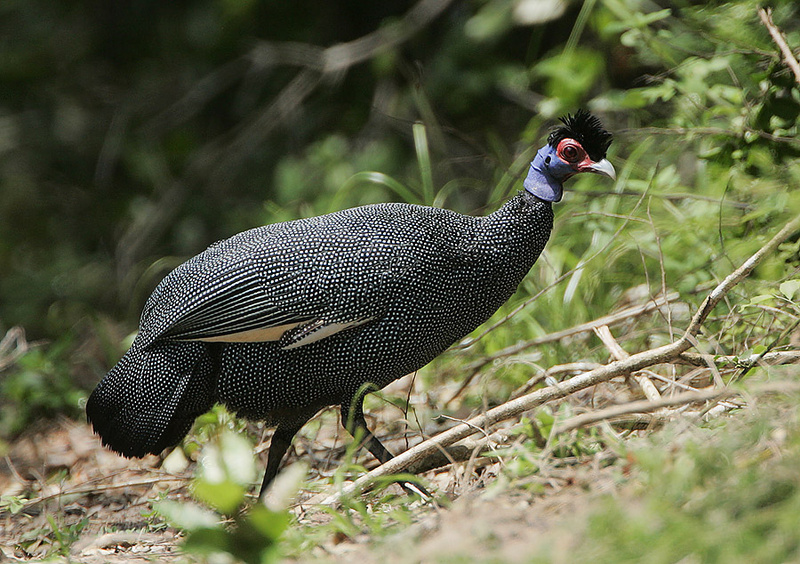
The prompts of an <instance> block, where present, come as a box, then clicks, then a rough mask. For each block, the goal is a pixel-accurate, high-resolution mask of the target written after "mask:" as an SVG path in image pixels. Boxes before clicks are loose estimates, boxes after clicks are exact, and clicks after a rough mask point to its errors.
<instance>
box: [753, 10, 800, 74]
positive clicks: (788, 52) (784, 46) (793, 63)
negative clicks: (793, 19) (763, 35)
mask: <svg viewBox="0 0 800 564" xmlns="http://www.w3.org/2000/svg"><path fill="white" fill-rule="evenodd" d="M758 16H759V17H760V18H761V21H762V22H763V23H764V27H766V28H767V31H769V34H770V35H771V36H772V40H773V41H775V44H776V45H777V46H778V48H779V49H780V50H781V53H782V54H783V60H784V61H786V64H787V65H789V68H790V69H792V72H793V73H794V79H795V81H796V82H797V84H800V63H798V62H797V57H795V56H794V53H793V52H792V49H791V47H789V44H788V43H787V42H786V36H785V35H784V34H783V32H782V31H781V30H780V29H778V26H776V25H775V22H773V21H772V8H766V9H765V8H759V9H758Z"/></svg>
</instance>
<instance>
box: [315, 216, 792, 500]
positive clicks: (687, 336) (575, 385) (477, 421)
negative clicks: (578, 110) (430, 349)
mask: <svg viewBox="0 0 800 564" xmlns="http://www.w3.org/2000/svg"><path fill="white" fill-rule="evenodd" d="M798 228H800V215H799V216H797V217H795V218H794V219H793V220H792V221H790V222H789V223H788V224H786V226H784V227H783V229H781V230H780V231H779V232H778V234H777V235H775V236H774V237H773V238H772V239H770V240H769V241H768V242H767V243H766V244H765V245H764V246H763V247H761V248H760V249H759V250H758V251H756V252H755V253H754V254H753V255H752V256H751V257H750V258H748V259H747V260H746V261H745V262H744V264H742V266H740V267H739V268H737V269H736V270H735V271H734V272H732V273H731V274H730V275H728V276H727V277H726V278H725V279H724V280H723V281H722V282H720V283H719V284H718V285H717V286H716V288H714V290H713V291H712V292H711V294H709V296H708V297H707V298H706V299H705V300H704V301H703V303H702V305H701V306H700V308H699V309H698V310H697V312H696V313H695V315H694V316H693V317H692V320H691V323H690V325H689V327H688V328H687V329H686V331H685V332H684V334H683V335H682V336H681V337H680V338H679V339H678V340H677V341H675V342H673V343H670V344H668V345H663V346H661V347H657V348H654V349H650V350H647V351H643V352H640V353H636V354H633V355H631V356H629V357H628V358H626V359H624V360H617V361H614V362H611V363H609V364H607V365H605V366H601V367H599V368H596V369H595V370H590V371H589V372H586V373H584V374H580V375H578V376H574V377H572V378H569V379H567V380H565V381H563V382H561V383H559V384H556V385H553V386H548V387H547V388H542V389H540V390H535V391H533V392H531V393H529V394H527V395H524V396H522V397H519V398H516V399H513V400H510V401H508V402H506V403H504V404H502V405H499V406H497V407H494V408H492V409H490V410H488V411H487V412H486V413H484V414H482V415H478V416H476V417H473V418H472V419H470V420H469V421H468V424H464V423H462V424H460V425H456V426H455V427H453V428H451V429H448V430H446V431H443V432H442V433H439V434H438V435H436V436H435V437H432V438H430V439H428V440H426V441H424V442H422V443H420V444H418V445H417V446H415V447H413V448H411V449H409V450H407V451H406V452H404V453H402V454H400V455H398V456H396V457H395V458H393V459H391V460H389V461H388V462H386V463H384V464H382V465H381V466H378V467H377V468H375V469H374V470H372V471H370V472H368V473H367V474H364V475H363V476H361V477H360V478H358V479H357V480H355V481H354V482H353V483H351V484H348V485H346V486H344V487H342V489H341V490H340V491H338V492H336V493H334V494H333V495H331V496H329V497H328V498H326V499H325V500H324V501H323V503H324V504H326V505H334V504H337V503H338V502H339V500H340V499H341V497H343V496H350V495H353V494H354V493H355V492H358V491H362V490H364V489H365V488H367V487H369V486H370V485H371V484H373V483H374V482H375V480H376V479H378V478H381V477H383V476H389V475H392V474H397V473H398V472H402V471H403V470H404V469H406V468H407V467H408V466H409V464H411V463H413V462H415V461H417V460H419V459H421V458H424V457H426V456H429V455H430V454H431V453H433V452H435V451H436V450H438V449H439V448H442V447H447V446H450V445H452V444H453V443H456V442H458V441H460V440H461V439H464V438H466V437H468V436H470V435H472V434H473V433H475V428H480V429H485V428H487V427H489V426H490V425H494V424H495V423H498V422H500V421H504V420H506V419H511V418H513V417H518V416H519V415H520V414H522V413H524V412H526V411H529V410H531V409H534V408H536V407H539V406H540V405H542V404H544V403H547V402H549V401H553V400H557V399H561V398H564V397H566V396H568V395H570V394H573V393H575V392H577V391H580V390H583V389H586V388H589V387H591V386H595V385H597V384H600V383H602V382H607V381H609V380H611V379H612V378H615V377H617V376H623V375H626V374H631V373H632V372H635V371H637V370H641V369H643V368H647V367H649V366H653V365H656V364H663V363H666V362H671V361H673V360H674V359H675V358H677V357H678V356H679V355H680V354H681V353H683V352H686V351H687V350H688V349H689V348H690V347H691V346H692V344H693V343H694V342H695V341H696V336H697V334H698V333H699V331H700V328H701V327H702V325H703V323H704V322H705V320H706V318H707V317H708V315H709V313H710V312H711V310H712V309H713V308H714V306H716V305H717V304H718V303H719V302H720V300H722V298H723V297H724V296H725V294H726V293H727V292H728V291H729V290H730V289H731V288H733V287H734V286H735V285H736V284H738V283H739V282H741V281H742V280H743V279H744V278H745V277H746V276H747V275H748V274H750V272H752V270H753V269H754V268H755V267H756V265H758V263H759V262H761V261H762V260H763V259H764V258H765V257H766V256H768V255H769V254H771V253H773V252H774V251H775V250H776V249H777V248H778V246H779V245H780V244H781V243H783V242H784V241H785V240H786V239H788V238H789V237H790V236H791V235H793V234H794V233H795V232H796V231H797V230H798ZM653 403H655V402H653Z"/></svg>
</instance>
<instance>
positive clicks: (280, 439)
mask: <svg viewBox="0 0 800 564" xmlns="http://www.w3.org/2000/svg"><path fill="white" fill-rule="evenodd" d="M305 424H306V421H303V422H302V423H300V424H297V423H291V424H286V423H279V424H278V426H277V427H276V428H275V433H274V434H273V435H272V441H271V442H270V444H269V455H268V456H267V470H266V472H264V481H263V482H261V491H260V492H258V497H259V498H261V497H264V492H265V491H267V487H268V486H269V485H270V484H271V483H272V480H274V479H275V476H277V475H278V468H279V467H280V465H281V460H283V455H285V454H286V451H287V450H289V447H290V446H291V444H292V439H293V438H294V436H295V435H296V434H297V432H298V431H299V430H300V429H301V428H302V427H303V425H305Z"/></svg>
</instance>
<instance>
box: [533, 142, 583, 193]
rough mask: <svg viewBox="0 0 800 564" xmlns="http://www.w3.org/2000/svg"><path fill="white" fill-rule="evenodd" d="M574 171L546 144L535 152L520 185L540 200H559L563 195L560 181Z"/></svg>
mask: <svg viewBox="0 0 800 564" xmlns="http://www.w3.org/2000/svg"><path fill="white" fill-rule="evenodd" d="M575 172H576V171H575V169H574V168H572V167H571V166H570V165H568V164H567V163H565V162H564V161H562V160H561V159H559V158H558V157H557V156H556V150H555V149H554V148H553V147H551V146H550V145H549V144H548V145H545V146H544V147H542V148H541V149H539V151H538V152H537V153H536V157H534V159H533V162H531V169H530V170H529V171H528V176H527V178H525V182H524V183H523V184H522V185H523V187H524V188H525V190H527V191H528V192H530V193H531V194H533V195H534V196H536V197H537V198H539V199H540V200H544V201H545V202H560V201H561V197H562V196H563V195H564V187H563V186H562V183H563V182H564V180H566V179H567V178H569V177H570V176H572V175H573V174H575Z"/></svg>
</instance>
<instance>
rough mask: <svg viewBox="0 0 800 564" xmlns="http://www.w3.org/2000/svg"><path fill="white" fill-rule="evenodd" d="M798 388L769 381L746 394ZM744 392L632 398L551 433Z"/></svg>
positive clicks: (571, 420) (579, 417)
mask: <svg viewBox="0 0 800 564" xmlns="http://www.w3.org/2000/svg"><path fill="white" fill-rule="evenodd" d="M798 390H800V383H799V382H777V383H775V382H770V383H768V384H762V385H759V386H754V387H753V388H752V389H750V390H747V391H746V393H748V394H752V395H762V394H771V393H788V392H796V391H798ZM742 393H745V392H742V391H740V390H736V389H734V388H722V389H715V390H700V391H697V392H689V393H684V394H678V395H676V396H672V397H669V398H661V399H660V400H658V401H649V400H641V401H632V402H630V403H625V404H620V405H614V406H612V407H608V408H605V409H600V410H597V411H592V412H590V413H583V414H581V415H577V416H575V417H571V418H569V419H567V420H565V421H563V422H561V423H557V424H556V425H555V426H554V427H553V431H552V433H553V434H560V433H567V432H569V431H573V430H575V429H580V428H582V427H588V426H590V425H594V424H595V423H599V422H601V421H611V420H613V419H617V418H618V417H621V416H623V415H630V414H632V413H649V412H651V411H657V410H659V409H662V408H665V407H674V406H678V405H689V404H693V403H701V402H707V401H711V402H714V403H716V402H719V401H720V400H722V399H725V398H729V397H733V396H738V395H741V394H742ZM707 411H708V410H703V411H702V412H700V413H698V416H701V415H703V414H705V413H706V412H707Z"/></svg>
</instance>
